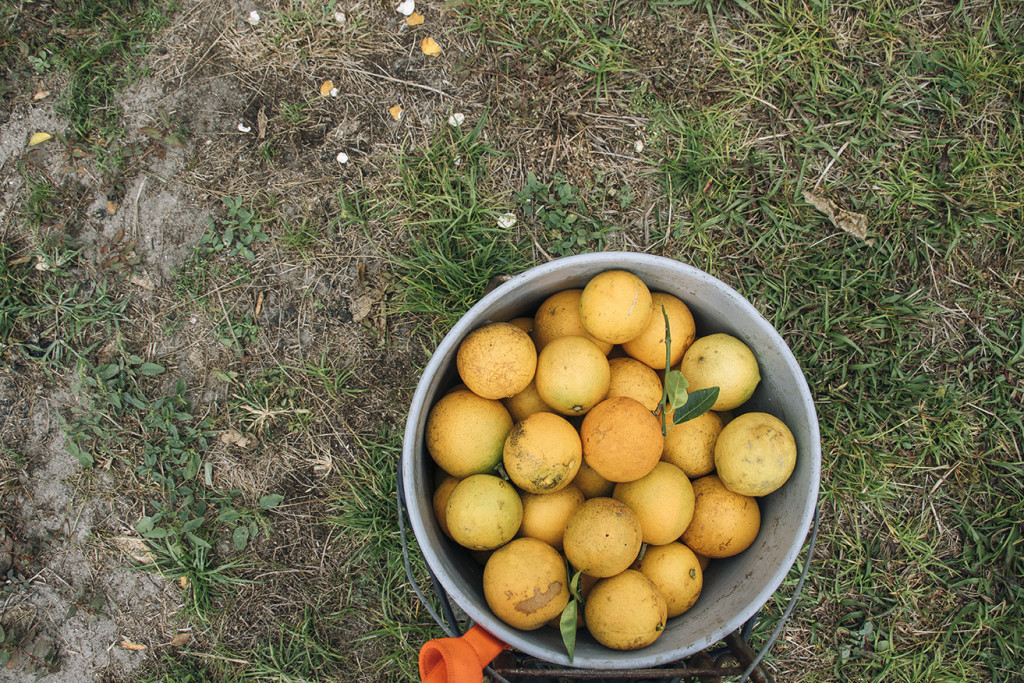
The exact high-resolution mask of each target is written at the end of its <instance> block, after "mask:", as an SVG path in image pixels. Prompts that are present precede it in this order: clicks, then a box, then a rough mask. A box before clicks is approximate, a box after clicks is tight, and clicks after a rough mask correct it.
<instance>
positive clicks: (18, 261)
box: [7, 256, 32, 268]
mask: <svg viewBox="0 0 1024 683" xmlns="http://www.w3.org/2000/svg"><path fill="white" fill-rule="evenodd" d="M31 260H32V257H31V256H20V257H18V258H16V259H11V260H10V261H8V262H7V267H8V268H13V267H14V266H20V265H21V264H23V263H28V262H29V261H31Z"/></svg>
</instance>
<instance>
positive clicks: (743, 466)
mask: <svg viewBox="0 0 1024 683" xmlns="http://www.w3.org/2000/svg"><path fill="white" fill-rule="evenodd" d="M795 467H796V441H795V440H794V439H793V433H792V432H791V431H789V427H787V426H786V424H785V423H784V422H783V421H782V420H780V419H779V418H777V417H775V416H774V415H769V414H768V413H744V414H743V415H740V416H738V417H736V418H735V419H733V420H732V422H730V423H729V424H727V425H726V426H725V427H724V428H723V429H722V433H721V434H720V435H719V437H718V441H717V442H716V443H715V468H716V469H717V471H718V478H719V479H721V480H722V483H723V484H725V487H726V488H727V489H729V490H730V491H733V492H735V493H742V494H743V495H745V496H767V495H768V494H769V493H771V492H772V491H775V490H776V489H778V488H779V487H780V486H782V485H783V484H785V483H786V481H787V480H788V479H789V477H790V475H791V474H793V469H794V468H795Z"/></svg>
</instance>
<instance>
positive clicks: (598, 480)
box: [572, 460, 615, 498]
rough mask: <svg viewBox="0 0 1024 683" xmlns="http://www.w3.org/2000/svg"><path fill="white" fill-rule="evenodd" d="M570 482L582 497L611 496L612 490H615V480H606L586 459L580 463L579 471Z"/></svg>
mask: <svg viewBox="0 0 1024 683" xmlns="http://www.w3.org/2000/svg"><path fill="white" fill-rule="evenodd" d="M572 483H573V485H574V486H575V487H576V488H578V489H579V490H580V492H581V493H582V494H583V497H584V498H611V495H612V491H614V490H615V482H614V481H608V480H607V479H605V478H604V477H602V476H601V475H600V474H598V473H597V472H596V471H595V470H594V468H593V467H591V466H590V465H588V464H587V461H586V460H584V461H583V462H582V463H580V469H579V472H577V473H576V478H575V479H573V480H572Z"/></svg>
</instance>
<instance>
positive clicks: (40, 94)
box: [32, 90, 50, 102]
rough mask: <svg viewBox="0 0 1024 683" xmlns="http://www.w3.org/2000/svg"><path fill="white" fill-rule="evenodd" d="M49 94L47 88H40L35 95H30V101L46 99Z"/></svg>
mask: <svg viewBox="0 0 1024 683" xmlns="http://www.w3.org/2000/svg"><path fill="white" fill-rule="evenodd" d="M49 96H50V91H49V90H40V91H39V92H37V93H36V94H35V95H33V96H32V101H33V102H38V101H39V100H43V99H46V98H47V97H49Z"/></svg>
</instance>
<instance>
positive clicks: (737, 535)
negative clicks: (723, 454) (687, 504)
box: [681, 474, 761, 559]
mask: <svg viewBox="0 0 1024 683" xmlns="http://www.w3.org/2000/svg"><path fill="white" fill-rule="evenodd" d="M693 496H694V506H693V519H692V520H690V525H689V526H688V527H686V531H685V532H683V537H682V539H681V540H682V541H683V543H685V544H686V545H687V546H689V547H690V549H691V550H693V552H695V553H699V554H701V555H705V556H707V557H710V558H712V559H715V558H721V557H732V556H733V555H737V554H739V553H741V552H743V551H744V550H746V549H747V548H749V547H750V544H752V543H753V542H754V539H755V538H757V532H758V530H759V529H760V528H761V510H760V509H759V508H758V507H757V500H756V499H755V498H752V497H750V496H744V495H742V494H740V493H733V492H732V491H730V490H729V489H727V488H725V484H723V483H722V480H721V479H719V478H718V477H717V476H715V475H714V474H709V475H707V476H706V477H701V478H700V479H696V480H694V482H693Z"/></svg>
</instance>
